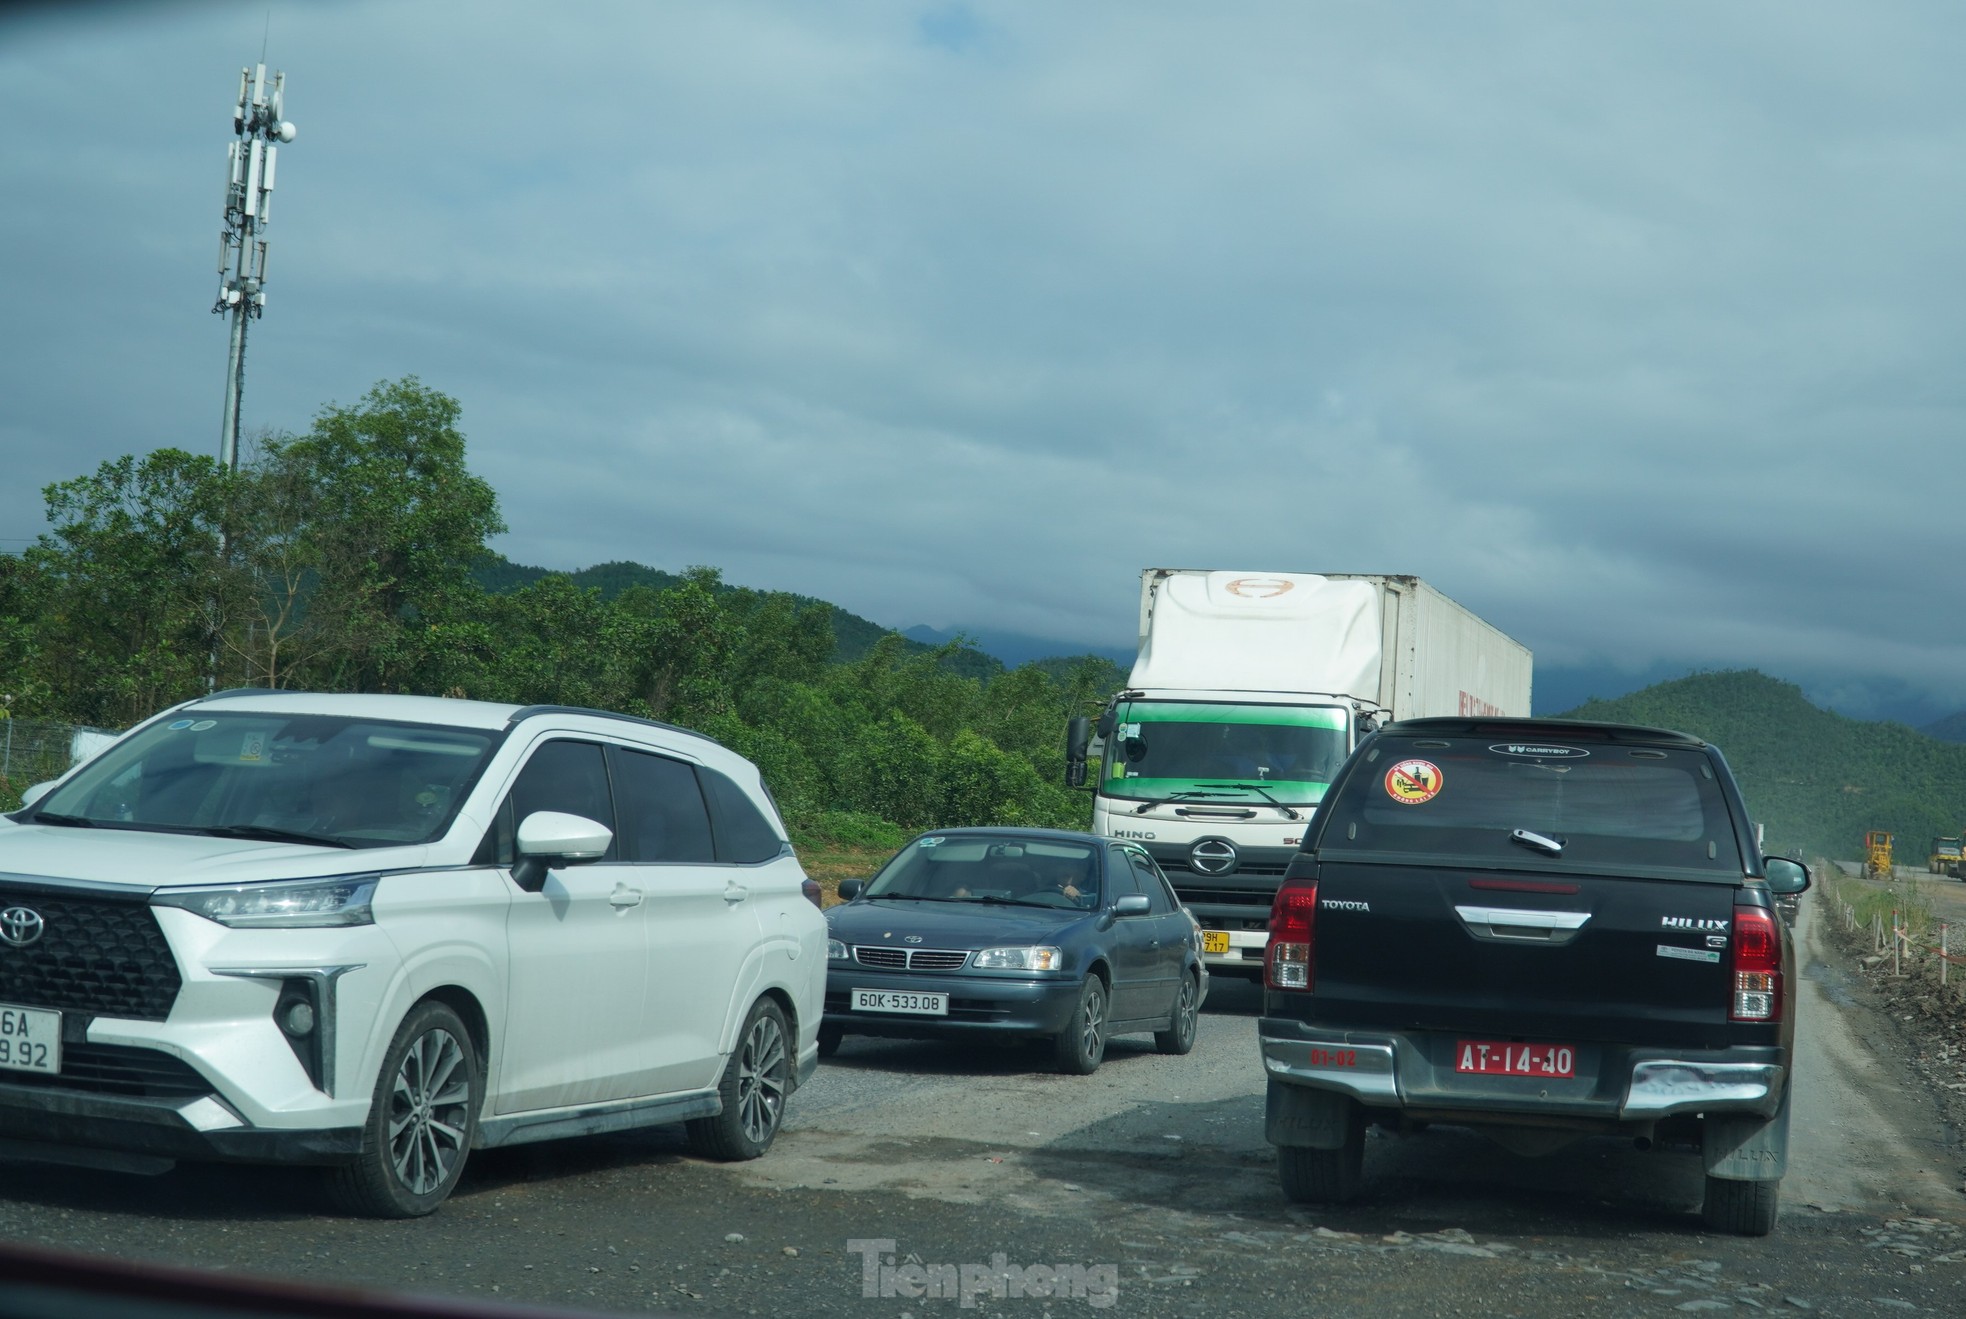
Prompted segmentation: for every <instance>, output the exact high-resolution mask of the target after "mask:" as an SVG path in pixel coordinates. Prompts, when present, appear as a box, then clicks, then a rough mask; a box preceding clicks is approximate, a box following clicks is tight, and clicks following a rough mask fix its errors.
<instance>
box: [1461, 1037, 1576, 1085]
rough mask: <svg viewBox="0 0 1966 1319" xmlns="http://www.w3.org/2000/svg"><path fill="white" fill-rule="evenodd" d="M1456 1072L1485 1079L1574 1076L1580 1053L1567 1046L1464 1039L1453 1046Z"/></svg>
mask: <svg viewBox="0 0 1966 1319" xmlns="http://www.w3.org/2000/svg"><path fill="white" fill-rule="evenodd" d="M1454 1070H1455V1071H1457V1072H1477V1073H1479V1074H1481V1075H1483V1076H1558V1077H1562V1076H1575V1075H1576V1074H1577V1050H1576V1049H1575V1048H1573V1047H1571V1046H1570V1045H1568V1044H1498V1043H1496V1042H1494V1041H1492V1040H1462V1041H1461V1042H1460V1043H1459V1044H1456V1045H1455V1046H1454Z"/></svg>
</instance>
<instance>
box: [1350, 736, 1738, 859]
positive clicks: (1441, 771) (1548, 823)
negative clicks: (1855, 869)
mask: <svg viewBox="0 0 1966 1319" xmlns="http://www.w3.org/2000/svg"><path fill="white" fill-rule="evenodd" d="M1322 809H1323V810H1324V812H1325V813H1326V816H1327V818H1326V819H1325V820H1323V821H1321V822H1320V823H1321V825H1322V828H1321V831H1320V833H1319V835H1318V844H1317V845H1318V848H1319V850H1320V852H1325V853H1334V854H1335V853H1344V854H1346V855H1347V856H1348V857H1351V858H1352V859H1369V858H1365V857H1359V856H1357V853H1359V852H1369V853H1375V854H1386V855H1385V859H1388V860H1393V859H1402V860H1414V859H1425V860H1426V861H1428V862H1434V863H1438V862H1441V861H1446V862H1449V863H1452V862H1455V861H1460V862H1464V863H1472V864H1481V865H1484V866H1487V867H1491V868H1492V867H1496V866H1508V867H1518V866H1519V867H1521V868H1524V869H1548V868H1553V869H1563V870H1572V869H1583V870H1589V871H1618V870H1633V869H1638V870H1646V871H1659V870H1666V871H1672V870H1680V871H1687V870H1691V871H1702V872H1709V873H1711V874H1713V875H1715V876H1719V875H1731V876H1733V877H1734V878H1735V879H1738V878H1739V877H1740V875H1741V855H1740V849H1739V846H1738V844H1737V842H1736V839H1735V833H1734V827H1733V822H1732V819H1731V817H1730V816H1729V814H1728V810H1727V799H1726V796H1725V795H1724V794H1723V793H1722V791H1721V788H1720V783H1719V781H1718V779H1717V777H1716V775H1715V769H1714V765H1713V762H1712V761H1711V760H1709V759H1708V758H1707V756H1706V755H1705V753H1704V752H1701V751H1699V750H1695V749H1690V748H1668V747H1648V746H1632V745H1629V744H1619V743H1610V742H1593V741H1587V740H1583V739H1577V740H1575V741H1566V740H1564V739H1562V738H1558V739H1554V740H1552V741H1550V742H1547V743H1543V742H1536V743H1506V742H1502V743H1498V742H1495V741H1494V740H1493V739H1492V738H1482V737H1462V738H1396V737H1395V738H1387V737H1383V736H1382V737H1380V738H1377V739H1374V741H1373V742H1372V743H1371V744H1370V745H1369V746H1367V747H1366V748H1365V749H1364V750H1363V751H1362V752H1361V753H1360V755H1359V756H1358V758H1357V759H1356V760H1355V761H1354V762H1353V763H1352V767H1351V770H1350V772H1349V773H1348V774H1347V775H1346V777H1345V780H1344V782H1343V783H1342V784H1340V785H1339V786H1338V789H1337V791H1336V792H1335V793H1334V794H1333V795H1332V796H1330V797H1327V798H1326V800H1325V803H1324V806H1323V808H1322Z"/></svg>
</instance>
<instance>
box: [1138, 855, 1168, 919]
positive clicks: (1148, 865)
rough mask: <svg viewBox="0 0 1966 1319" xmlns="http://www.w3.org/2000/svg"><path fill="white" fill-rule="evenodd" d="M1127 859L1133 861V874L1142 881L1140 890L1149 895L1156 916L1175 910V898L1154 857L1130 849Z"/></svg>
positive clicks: (1149, 906)
mask: <svg viewBox="0 0 1966 1319" xmlns="http://www.w3.org/2000/svg"><path fill="white" fill-rule="evenodd" d="M1126 856H1127V860H1129V861H1131V862H1132V863H1133V876H1134V878H1135V879H1137V880H1138V881H1139V882H1140V891H1141V892H1142V893H1145V894H1146V895H1147V905H1148V908H1149V909H1150V910H1151V911H1152V912H1153V913H1154V914H1155V915H1156V916H1166V915H1168V914H1170V913H1171V912H1173V911H1174V910H1175V907H1176V904H1175V902H1174V898H1173V896H1172V895H1171V894H1169V893H1168V891H1167V881H1166V880H1165V879H1163V878H1161V873H1160V871H1159V870H1157V869H1155V867H1154V862H1153V858H1151V857H1149V856H1148V855H1147V854H1146V853H1144V852H1135V851H1132V850H1128V852H1127V854H1126Z"/></svg>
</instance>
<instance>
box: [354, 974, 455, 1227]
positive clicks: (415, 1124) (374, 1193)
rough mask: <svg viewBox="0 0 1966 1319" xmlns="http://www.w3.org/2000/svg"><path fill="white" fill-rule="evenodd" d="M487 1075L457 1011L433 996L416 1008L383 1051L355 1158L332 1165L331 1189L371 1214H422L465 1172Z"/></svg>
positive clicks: (356, 1208)
mask: <svg viewBox="0 0 1966 1319" xmlns="http://www.w3.org/2000/svg"><path fill="white" fill-rule="evenodd" d="M484 1091H485V1080H484V1075H483V1073H482V1072H481V1071H480V1070H479V1066H478V1050H477V1046H476V1045H474V1044H473V1043H472V1041H471V1032H470V1031H469V1030H467V1029H466V1028H465V1025H464V1022H463V1020H462V1019H461V1018H459V1017H458V1015H457V1013H456V1012H454V1011H452V1010H451V1009H450V1008H449V1007H448V1006H446V1005H445V1004H443V1003H439V1002H436V1001H434V1000H426V1001H425V1002H423V1003H419V1004H418V1005H417V1006H416V1007H415V1008H413V1009H411V1011H410V1014H409V1016H407V1017H405V1018H403V1024H402V1025H401V1026H399V1027H397V1028H396V1037H395V1038H394V1039H393V1040H391V1041H390V1043H389V1051H388V1052H387V1053H386V1054H384V1055H383V1059H382V1073H381V1075H380V1076H378V1077H377V1078H376V1083H375V1097H374V1098H373V1099H372V1100H371V1101H370V1103H369V1117H368V1121H367V1122H365V1123H364V1124H363V1127H362V1152H361V1153H360V1154H359V1155H358V1156H357V1157H356V1159H355V1161H354V1162H352V1163H348V1164H342V1165H338V1166H336V1167H333V1168H329V1169H328V1170H327V1174H328V1177H327V1184H328V1194H329V1196H330V1197H331V1198H332V1199H333V1200H334V1202H335V1203H336V1204H337V1205H338V1206H339V1207H340V1208H341V1209H343V1210H345V1211H347V1212H349V1213H353V1214H360V1215H362V1216H364V1217H368V1218H420V1217H422V1216H423V1215H424V1214H427V1213H430V1212H431V1211H432V1210H434V1209H435V1208H436V1207H437V1206H438V1205H440V1204H442V1203H443V1202H444V1200H445V1198H446V1197H447V1196H449V1195H450V1193H451V1190H452V1188H454V1187H455V1186H456V1185H457V1179H458V1178H459V1176H461V1175H462V1174H463V1172H464V1161H465V1159H466V1158H467V1157H468V1156H469V1154H470V1152H471V1146H472V1143H473V1141H474V1140H475V1138H476V1136H477V1133H478V1111H479V1109H481V1108H482V1107H483V1106H484V1098H485V1095H484Z"/></svg>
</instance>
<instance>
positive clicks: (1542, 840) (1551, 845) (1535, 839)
mask: <svg viewBox="0 0 1966 1319" xmlns="http://www.w3.org/2000/svg"><path fill="white" fill-rule="evenodd" d="M1509 841H1510V842H1512V843H1521V844H1522V845H1523V846H1524V847H1533V848H1535V849H1536V850H1537V851H1538V852H1547V853H1549V854H1550V855H1551V856H1562V855H1563V847H1564V840H1563V839H1561V838H1551V837H1550V836H1549V835H1547V834H1539V833H1531V832H1530V831H1529V830H1527V829H1516V830H1514V831H1512V832H1511V833H1510V834H1509Z"/></svg>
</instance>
